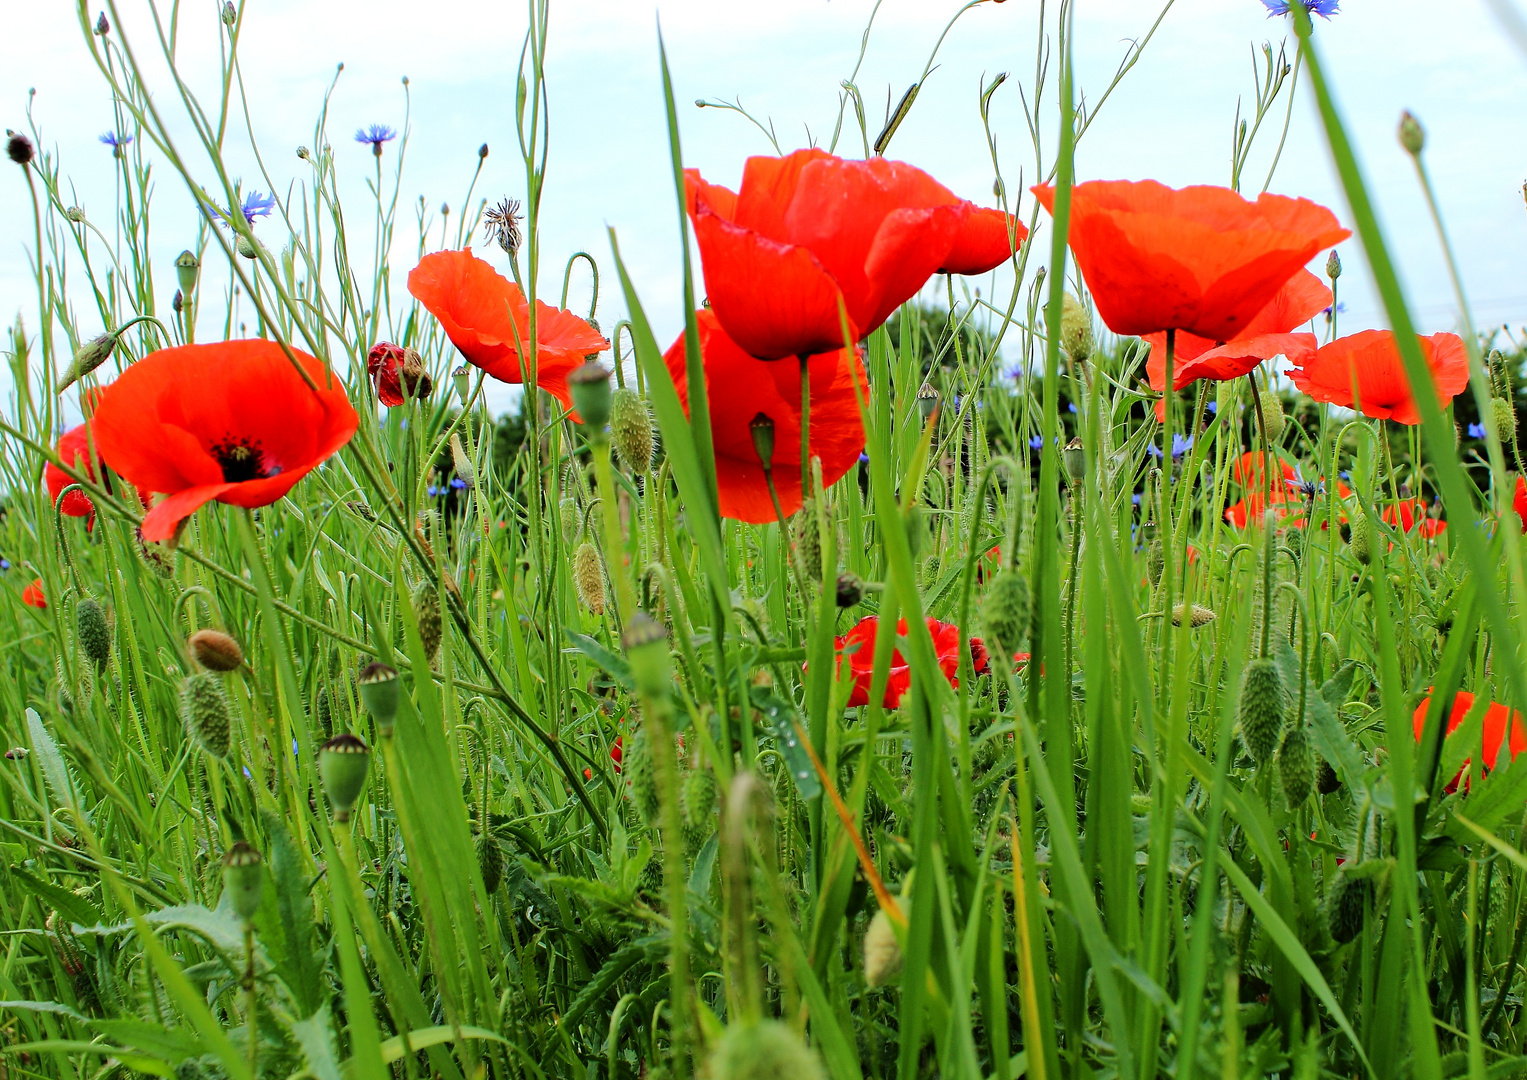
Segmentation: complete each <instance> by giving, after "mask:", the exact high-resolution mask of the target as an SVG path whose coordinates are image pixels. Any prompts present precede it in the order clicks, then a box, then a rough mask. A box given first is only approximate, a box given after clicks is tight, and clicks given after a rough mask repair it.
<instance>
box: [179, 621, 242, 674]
mask: <svg viewBox="0 0 1527 1080" xmlns="http://www.w3.org/2000/svg"><path fill="white" fill-rule="evenodd" d="M186 648H187V650H189V651H190V653H191V657H192V658H193V659H194V660H195V661H196V662H197V663H198V664H200V665H201V666H202V667H204V668H206V669H207V670H208V671H237V670H238V669H239V668H241V667H243V666H244V650H243V649H241V648H239V643H238V642H237V641H234V640H233V638H231V637H229V636H228V635H227V634H225V633H223V632H222V631H221V630H210V629H208V630H198V631H196V633H194V634H192V635H191V636H190V637H188V638H186Z"/></svg>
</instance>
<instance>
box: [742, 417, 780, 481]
mask: <svg viewBox="0 0 1527 1080" xmlns="http://www.w3.org/2000/svg"><path fill="white" fill-rule="evenodd" d="M748 432H749V433H750V434H751V435H752V436H753V450H754V452H755V453H757V454H758V463H759V464H760V465H762V466H763V469H764V472H768V471H769V470H770V468H772V467H773V465H774V418H773V417H771V416H770V415H769V414H768V413H765V412H761V413H758V414H756V415H755V416H754V417H753V419H752V420H751V421H749V422H748Z"/></svg>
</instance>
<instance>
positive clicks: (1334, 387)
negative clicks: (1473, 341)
mask: <svg viewBox="0 0 1527 1080" xmlns="http://www.w3.org/2000/svg"><path fill="white" fill-rule="evenodd" d="M1416 340H1417V341H1418V342H1419V343H1420V345H1421V353H1422V355H1423V356H1425V357H1426V366H1427V367H1429V368H1430V369H1431V373H1432V382H1433V383H1435V384H1436V387H1437V392H1438V394H1440V395H1441V398H1442V400H1441V402H1440V406H1441V407H1442V408H1446V407H1447V403H1448V402H1450V401H1452V400H1453V398H1455V397H1457V396H1458V394H1460V393H1461V392H1462V391H1463V388H1464V387H1465V386H1467V385H1468V384H1469V357H1468V353H1467V352H1465V351H1464V346H1463V339H1462V338H1460V337H1459V336H1458V335H1457V334H1433V335H1432V336H1431V337H1423V338H1417V339H1416ZM1288 374H1289V377H1290V378H1291V379H1293V380H1294V385H1295V386H1297V387H1299V389H1300V390H1303V391H1304V392H1305V393H1306V394H1308V395H1310V397H1312V398H1314V399H1315V400H1316V401H1325V402H1329V403H1330V404H1332V405H1340V406H1342V407H1344V408H1348V409H1356V410H1357V411H1358V412H1360V413H1362V414H1363V415H1364V416H1370V417H1372V418H1373V419H1375V420H1386V419H1388V420H1394V421H1395V422H1397V423H1401V424H1419V423H1420V422H1421V412H1420V410H1419V409H1418V408H1416V399H1415V397H1414V394H1413V390H1412V387H1411V385H1410V379H1409V378H1407V377H1406V375H1405V364H1404V362H1403V361H1402V360H1401V359H1400V349H1399V346H1398V344H1397V343H1396V342H1395V337H1394V334H1393V332H1392V331H1389V330H1364V331H1362V332H1361V333H1357V334H1348V335H1347V336H1346V337H1341V338H1337V339H1336V340H1335V341H1333V342H1331V344H1329V345H1325V346H1322V347H1321V348H1320V349H1319V350H1318V351H1317V352H1316V353H1315V355H1314V356H1313V357H1311V358H1309V359H1308V360H1307V361H1306V362H1305V363H1304V364H1303V365H1302V366H1296V367H1294V368H1292V369H1291V370H1290V371H1289V373H1288Z"/></svg>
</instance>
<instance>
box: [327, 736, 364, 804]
mask: <svg viewBox="0 0 1527 1080" xmlns="http://www.w3.org/2000/svg"><path fill="white" fill-rule="evenodd" d="M370 761H371V747H369V746H367V745H366V741H365V740H364V739H362V738H360V737H359V736H356V735H349V734H345V735H336V736H334V738H332V739H330V740H329V741H328V742H326V743H324V744H323V745H322V746H320V747H319V748H318V779H319V780H321V781H323V791H324V794H325V795H327V796H328V797H329V805H330V806H332V807H333V808H334V820H335V821H349V820H350V811H351V810H352V809H353V808H354V807H355V801H356V800H357V799H359V798H360V797H361V791H362V789H364V788H365V786H366V767H367V765H368V764H369V763H370Z"/></svg>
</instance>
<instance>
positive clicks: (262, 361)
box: [91, 339, 358, 540]
mask: <svg viewBox="0 0 1527 1080" xmlns="http://www.w3.org/2000/svg"><path fill="white" fill-rule="evenodd" d="M291 354H292V356H294V357H296V359H297V361H298V362H299V363H300V364H302V366H303V368H304V370H306V371H307V373H308V377H309V378H311V379H312V380H313V383H314V385H315V386H316V389H312V388H310V387H309V386H308V385H307V383H305V382H304V381H303V379H302V376H300V375H299V374H298V373H297V371H296V370H295V368H294V367H293V366H292V361H291V360H290V359H289V358H288V356H287V354H286V352H285V351H284V350H283V349H282V348H281V346H280V345H278V344H276V343H275V342H274V341H264V340H259V339H252V340H245V341H225V342H220V343H217V344H212V345H182V346H180V347H178V348H173V349H162V350H160V351H159V352H156V353H153V354H151V355H149V356H146V357H144V358H143V359H142V360H139V361H138V362H137V363H136V364H133V365H132V366H131V367H129V368H128V369H127V370H126V371H125V372H123V373H122V375H121V377H120V378H118V379H117V381H116V382H114V383H112V384H111V385H110V386H108V387H107V388H106V392H105V393H104V394H102V395H101V400H100V403H99V404H98V405H97V406H96V411H95V417H94V419H93V420H92V421H91V423H92V425H93V430H94V433H95V441H96V447H97V450H98V451H99V453H100V456H101V460H102V461H104V462H106V463H107V464H108V465H110V466H111V468H112V469H113V470H115V471H116V472H117V473H119V474H121V475H122V476H123V477H124V478H126V479H127V480H128V481H130V482H131V483H132V484H133V485H134V486H136V487H137V488H138V490H139V492H140V493H142V494H147V493H149V492H158V493H160V494H163V495H168V496H169V497H168V498H167V499H164V500H163V501H162V502H160V503H159V504H158V505H156V506H155V507H154V508H153V509H152V510H150V511H149V512H148V514H147V515H146V516H145V517H144V519H143V538H144V539H145V540H168V539H170V538H171V537H172V536H174V535H175V529H176V527H177V526H178V525H179V523H180V521H181V520H182V519H183V518H186V517H188V516H190V515H191V514H193V513H195V512H196V510H197V509H198V508H199V507H201V506H202V505H203V504H204V503H207V502H211V501H212V500H214V499H215V500H217V501H218V502H223V503H229V504H231V505H233V506H244V507H255V506H266V505H268V504H270V503H273V502H275V501H276V500H277V499H279V498H281V496H283V495H285V494H286V493H287V492H288V491H290V490H291V489H292V488H293V487H294V486H295V485H296V484H297V481H299V480H301V479H302V478H303V477H304V476H306V475H307V474H308V473H309V472H310V471H312V470H313V469H314V468H315V467H316V466H318V465H319V464H321V463H322V462H323V461H325V460H327V459H328V458H329V457H330V456H331V455H333V454H334V453H335V452H337V451H338V450H339V448H340V447H342V446H344V445H345V443H347V442H349V441H350V436H351V435H353V434H354V433H355V427H356V424H357V423H358V418H357V416H356V415H355V410H354V409H353V408H351V406H350V401H349V399H348V398H346V397H345V389H344V387H343V386H342V385H341V384H340V383H339V381H338V380H337V379H335V378H334V377H333V375H332V374H331V373H330V372H328V371H326V370H325V368H324V366H323V364H321V363H319V362H318V361H317V360H316V359H314V358H313V357H311V356H309V355H307V354H306V353H304V352H299V351H298V350H296V349H293V350H292V351H291Z"/></svg>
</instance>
